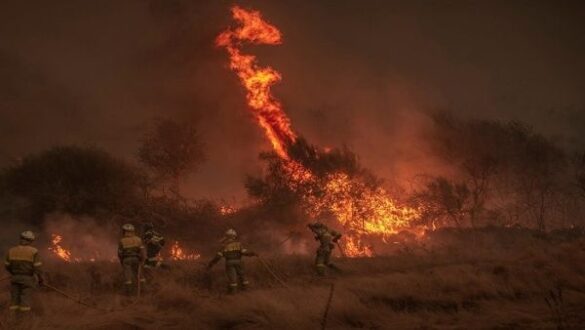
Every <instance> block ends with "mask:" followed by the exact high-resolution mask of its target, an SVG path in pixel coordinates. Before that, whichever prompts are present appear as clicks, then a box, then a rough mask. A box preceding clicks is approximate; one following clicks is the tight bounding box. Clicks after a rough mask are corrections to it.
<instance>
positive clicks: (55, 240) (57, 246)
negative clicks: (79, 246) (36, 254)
mask: <svg viewBox="0 0 585 330" xmlns="http://www.w3.org/2000/svg"><path fill="white" fill-rule="evenodd" d="M51 238H52V239H51V243H52V244H53V246H51V247H49V250H50V251H52V252H53V253H54V254H55V255H56V256H57V257H59V258H60V259H61V260H63V261H66V262H71V251H69V250H67V249H65V248H64V247H62V246H61V241H62V240H63V236H61V235H58V234H51Z"/></svg>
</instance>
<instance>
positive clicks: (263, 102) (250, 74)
mask: <svg viewBox="0 0 585 330" xmlns="http://www.w3.org/2000/svg"><path fill="white" fill-rule="evenodd" d="M232 14H233V17H234V19H235V20H236V21H237V22H238V23H240V26H239V27H237V28H233V29H228V30H226V31H224V32H223V33H221V34H220V35H219V36H218V37H217V39H216V40H215V43H216V45H217V46H220V47H225V49H226V50H227V52H228V54H229V56H230V68H231V69H232V70H234V71H235V72H236V74H237V75H238V77H239V78H240V81H241V82H242V84H243V85H244V87H245V89H246V91H247V94H246V98H247V101H248V106H249V107H250V109H252V112H253V114H254V116H255V117H256V120H257V121H258V123H259V125H260V126H261V127H262V128H263V129H264V132H265V134H266V136H267V137H268V140H269V141H270V143H271V144H272V147H273V148H274V150H275V151H276V152H277V153H278V155H279V156H280V157H282V158H288V154H287V152H286V147H287V145H290V144H291V143H292V142H294V141H295V140H296V135H295V134H294V132H293V131H292V129H291V125H290V120H289V119H288V117H287V116H286V114H285V113H284V112H283V111H282V106H281V104H280V102H278V100H276V99H275V98H274V96H273V95H272V93H271V90H270V88H271V87H272V85H274V84H275V83H277V82H279V81H280V79H281V76H280V73H279V72H278V71H276V70H274V69H272V68H271V67H265V68H261V67H259V66H258V65H257V64H256V56H254V55H247V54H243V53H242V52H241V50H240V47H241V46H242V44H243V43H246V42H247V43H251V44H256V45H262V44H266V45H276V44H280V43H281V42H282V41H281V34H280V31H278V29H277V28H276V27H274V26H273V25H270V24H269V23H267V22H266V21H264V20H262V17H261V16H260V13H259V12H257V11H247V10H244V9H241V8H240V7H237V6H236V7H233V8H232Z"/></svg>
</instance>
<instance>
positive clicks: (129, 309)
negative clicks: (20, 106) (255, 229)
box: [0, 232, 585, 330]
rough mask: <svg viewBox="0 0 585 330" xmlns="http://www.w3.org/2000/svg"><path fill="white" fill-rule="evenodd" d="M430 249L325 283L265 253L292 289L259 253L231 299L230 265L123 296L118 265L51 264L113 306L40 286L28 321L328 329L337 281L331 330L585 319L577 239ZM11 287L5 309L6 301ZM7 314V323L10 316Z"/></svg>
mask: <svg viewBox="0 0 585 330" xmlns="http://www.w3.org/2000/svg"><path fill="white" fill-rule="evenodd" d="M506 235H507V236H506ZM425 245H426V246H425V247H424V248H418V247H416V246H412V247H409V248H404V249H399V250H397V251H395V253H394V255H392V256H388V257H379V258H373V259H353V260H349V259H338V260H336V261H337V263H338V265H339V267H340V268H342V269H343V273H340V274H331V275H330V276H329V277H327V278H324V279H319V278H316V277H314V276H313V274H312V269H311V260H312V259H311V258H310V257H309V256H286V257H276V256H275V257H272V258H267V259H266V261H267V262H268V263H269V264H270V265H271V266H272V267H273V269H274V270H275V272H276V273H277V274H279V275H280V276H281V277H282V278H283V280H284V281H286V283H287V285H288V286H290V288H289V289H287V288H283V287H281V286H280V285H279V283H278V282H277V281H275V280H274V279H272V278H271V276H270V274H269V273H268V272H267V271H266V270H265V269H264V268H263V267H262V265H261V264H260V263H259V262H258V261H257V260H254V259H250V260H247V263H246V266H247V272H248V275H249V277H250V280H251V282H252V288H251V289H250V291H248V292H244V293H241V294H238V295H234V296H228V295H226V294H225V278H224V276H223V273H222V269H221V267H216V269H214V270H213V271H212V272H211V276H210V277H211V278H212V280H209V278H208V277H206V275H205V272H204V270H203V261H202V262H190V263H189V262H186V263H177V264H172V265H171V266H172V267H171V269H169V270H158V271H157V272H156V274H154V276H153V278H152V281H151V283H150V285H149V287H148V288H147V290H146V292H145V294H144V296H143V297H142V298H141V299H140V300H135V299H134V300H129V299H126V298H124V297H122V296H120V295H118V294H117V293H118V292H119V291H120V289H121V288H120V287H119V286H120V284H119V283H120V282H121V281H120V280H121V279H120V269H119V267H118V265H117V264H113V263H98V264H65V265H63V264H49V265H47V267H46V268H47V271H48V273H49V277H50V281H51V283H52V284H53V285H55V286H57V287H59V288H62V289H64V290H66V291H67V292H70V293H72V294H73V295H76V296H78V297H80V298H82V299H83V300H84V301H86V302H89V303H92V304H95V305H96V306H99V307H100V308H105V309H107V310H108V312H104V311H98V310H92V309H87V308H85V307H83V306H80V305H77V304H75V303H73V302H71V301H68V300H65V299H63V298H62V297H60V296H58V295H56V294H53V293H51V292H48V291H41V292H39V293H38V294H37V299H36V300H37V301H36V302H35V309H36V313H35V315H34V316H33V317H31V318H29V319H27V320H25V321H24V322H23V323H22V326H21V327H22V328H24V329H108V330H111V329H319V328H320V324H321V318H322V314H323V312H324V308H325V304H326V301H327V297H328V293H329V286H330V283H331V282H332V281H333V282H335V283H336V288H335V295H334V297H333V300H332V305H331V310H330V312H329V319H328V328H330V329H349V328H363V329H510V328H523V329H524V328H539V329H540V328H550V329H556V328H558V327H559V326H562V327H563V328H578V327H580V326H581V325H582V324H584V323H583V322H585V314H583V313H582V311H583V310H585V276H584V275H585V251H584V250H583V246H582V245H581V243H580V242H579V241H570V242H551V241H545V240H541V239H538V238H534V237H532V236H531V235H529V234H528V233H521V232H516V233H513V234H510V233H507V234H505V235H503V236H502V234H501V233H490V232H476V233H474V234H473V235H470V234H469V233H463V234H457V233H442V234H437V235H435V236H434V237H432V238H431V240H430V241H428V242H426V243H425ZM3 285H4V286H6V283H4V284H3ZM559 290H561V291H562V301H560V299H557V300H558V301H556V302H553V303H552V304H547V302H546V301H545V298H548V299H549V300H551V299H552V298H551V296H550V295H551V292H552V293H554V294H555V295H558V292H559ZM4 292H5V293H4V294H3V295H2V297H1V299H0V304H1V305H2V307H6V305H7V301H8V294H7V290H5V291H4ZM0 317H1V318H0V320H1V321H2V323H3V324H5V325H6V324H7V322H8V320H7V314H6V312H3V314H2V315H0ZM559 320H560V321H559ZM12 328H14V327H12Z"/></svg>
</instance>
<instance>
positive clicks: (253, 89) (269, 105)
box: [216, 6, 418, 257]
mask: <svg viewBox="0 0 585 330" xmlns="http://www.w3.org/2000/svg"><path fill="white" fill-rule="evenodd" d="M232 15H233V18H234V19H235V20H236V21H237V22H238V23H239V26H238V27H236V28H229V29H228V30H226V31H224V32H223V33H221V34H220V35H219V36H218V37H217V39H216V45H217V46H220V47H224V48H225V49H226V50H227V52H228V54H229V58H230V68H231V69H232V70H233V71H234V72H235V73H236V74H237V75H238V77H239V78H240V81H241V83H242V85H243V86H244V88H245V89H246V92H247V94H246V98H247V101H248V106H249V107H250V109H251V111H252V113H253V114H254V116H255V118H256V120H257V121H258V123H259V125H260V126H261V127H262V128H263V129H264V132H265V134H266V137H267V138H268V140H269V141H270V142H271V144H272V146H273V148H274V150H275V152H276V153H277V154H278V156H279V157H280V158H282V159H283V160H284V163H285V165H284V170H285V171H286V173H287V176H288V177H289V179H290V182H291V185H292V187H291V188H292V189H294V190H297V191H299V189H296V188H297V187H302V186H307V184H312V183H317V184H319V185H320V187H321V189H320V190H321V191H322V193H319V194H315V193H314V192H313V191H306V192H304V193H303V203H304V204H305V207H306V209H307V213H308V214H309V215H311V216H313V217H316V216H318V215H319V214H323V213H324V212H328V213H332V214H333V215H334V216H335V217H336V219H337V221H338V222H339V223H340V224H341V225H342V226H343V227H344V228H345V229H346V231H347V232H346V239H344V240H343V243H342V244H343V246H344V250H345V254H346V255H347V256H351V257H359V256H372V255H373V254H374V251H373V249H372V248H371V247H370V246H369V245H367V244H365V243H364V241H363V236H365V235H369V236H381V237H382V238H384V236H385V235H389V234H393V233H396V232H397V231H399V230H400V229H402V228H405V227H407V226H408V225H409V223H410V222H411V221H412V220H413V219H414V218H415V217H416V216H417V215H418V214H417V211H416V210H414V209H411V208H408V207H402V206H398V204H397V203H396V202H395V201H394V200H392V199H391V198H390V197H389V195H388V194H387V192H386V191H385V190H384V189H382V188H372V187H369V186H366V185H365V184H364V183H362V182H360V181H359V180H354V179H352V178H351V177H350V176H348V175H347V174H345V173H333V174H330V175H329V176H327V177H326V178H325V180H324V182H321V181H322V178H317V177H316V175H315V174H314V173H313V172H312V171H311V170H310V169H309V168H307V167H305V166H303V164H302V163H301V162H299V161H297V160H295V159H291V157H290V155H289V153H288V147H289V146H291V145H292V144H294V142H295V141H296V140H297V135H296V134H295V132H294V131H293V130H292V128H291V122H290V119H289V118H288V116H287V115H286V113H285V112H284V111H283V109H282V105H281V104H280V102H279V101H278V100H277V99H276V98H275V97H274V96H273V95H272V93H271V87H272V85H274V84H275V83H277V82H279V81H280V80H281V78H282V77H281V75H280V73H279V72H278V71H276V70H274V69H273V68H271V67H265V68H262V67H259V66H258V64H257V61H256V57H255V56H254V55H248V54H243V53H242V52H241V49H240V48H241V46H242V44H244V43H249V44H254V45H262V44H266V45H278V44H280V43H282V35H281V33H280V31H279V30H278V29H277V28H276V27H275V26H273V25H271V24H269V23H267V22H266V21H264V20H263V19H262V16H261V14H260V13H259V12H258V11H248V10H244V9H242V8H240V7H237V6H235V7H233V8H232ZM325 152H329V151H325ZM300 190H301V191H302V189H300Z"/></svg>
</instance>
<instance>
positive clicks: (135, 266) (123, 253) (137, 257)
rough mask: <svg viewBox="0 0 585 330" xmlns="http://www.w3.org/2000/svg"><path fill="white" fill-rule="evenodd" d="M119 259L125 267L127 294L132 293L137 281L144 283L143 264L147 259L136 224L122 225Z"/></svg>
mask: <svg viewBox="0 0 585 330" xmlns="http://www.w3.org/2000/svg"><path fill="white" fill-rule="evenodd" d="M118 259H120V264H121V265H122V268H123V269H124V280H125V282H124V286H125V288H126V294H127V295H130V294H131V293H132V289H133V287H134V286H133V285H134V283H135V281H140V282H141V283H144V282H145V280H144V277H143V276H142V271H141V270H142V264H143V263H144V260H145V259H146V251H145V249H144V245H143V244H142V239H140V237H138V236H136V231H135V229H134V226H133V225H131V224H125V225H123V226H122V238H121V239H120V243H119V245H118Z"/></svg>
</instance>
